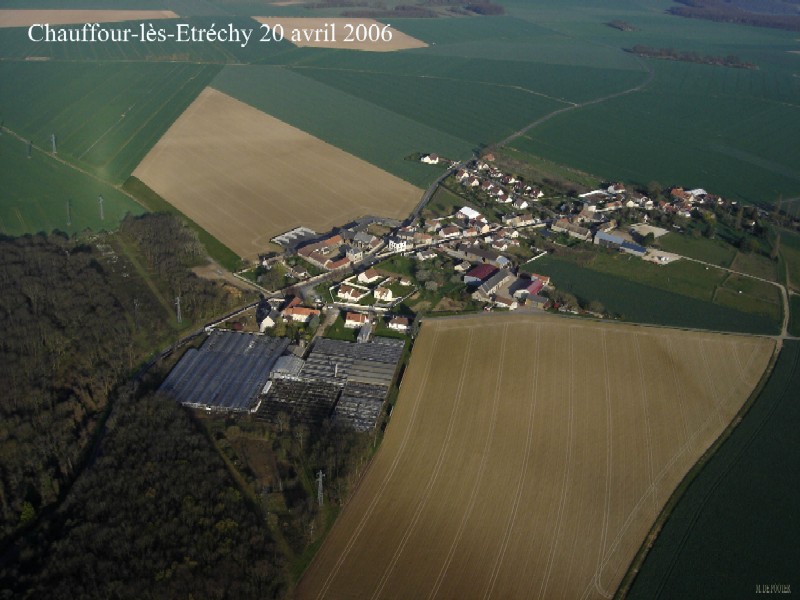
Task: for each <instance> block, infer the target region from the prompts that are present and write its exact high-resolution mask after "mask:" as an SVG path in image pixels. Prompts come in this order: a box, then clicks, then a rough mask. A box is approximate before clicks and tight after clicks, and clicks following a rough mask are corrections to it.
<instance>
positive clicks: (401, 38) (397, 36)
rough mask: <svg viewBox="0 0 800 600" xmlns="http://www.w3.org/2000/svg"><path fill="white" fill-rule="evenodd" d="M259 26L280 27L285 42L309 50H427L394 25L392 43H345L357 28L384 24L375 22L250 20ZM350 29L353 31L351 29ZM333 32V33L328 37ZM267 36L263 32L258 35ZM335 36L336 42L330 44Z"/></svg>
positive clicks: (392, 27) (364, 20) (348, 20)
mask: <svg viewBox="0 0 800 600" xmlns="http://www.w3.org/2000/svg"><path fill="white" fill-rule="evenodd" d="M253 18H254V19H255V20H256V21H258V22H259V23H265V24H267V25H269V26H270V28H272V27H273V26H274V25H277V24H280V25H281V26H282V27H283V31H284V39H285V40H288V41H290V42H292V43H293V44H294V45H295V46H300V47H306V46H308V47H311V48H340V49H345V50H366V51H368V52H394V51H396V50H408V49H409V48H425V47H427V46H428V44H426V43H425V42H423V41H420V40H418V39H416V38H413V37H411V36H410V35H407V34H405V33H403V32H402V31H399V30H397V29H395V27H394V25H392V26H391V27H390V28H389V31H391V34H392V39H391V40H390V41H388V42H384V41H383V40H379V41H368V40H367V41H364V42H359V41H347V39H348V36H349V37H350V38H351V39H353V40H356V39H358V37H357V32H355V31H354V29H355V28H357V27H358V26H359V25H364V26H365V27H367V28H369V27H370V25H377V26H378V27H381V28H382V27H383V26H384V25H386V23H379V22H378V21H376V20H375V19H363V18H361V19H360V18H347V17H335V18H334V17H330V18H324V17H253ZM348 25H352V26H353V28H354V29H352V30H351V29H350V28H349V27H348ZM294 30H297V31H298V32H299V36H300V37H299V39H297V38H295V39H293V37H292V34H293V31H294ZM314 30H322V31H321V32H320V34H319V39H320V41H315V35H316V34H314V33H313V32H314ZM304 31H308V32H309V35H311V36H312V39H311V40H307V39H306V37H305V34H304ZM325 31H328V32H329V33H328V38H327V39H328V41H324V38H323V35H324V32H325ZM331 32H333V33H331ZM261 33H262V34H264V33H266V30H264V31H262V32H261ZM334 34H335V41H331V39H332V36H334Z"/></svg>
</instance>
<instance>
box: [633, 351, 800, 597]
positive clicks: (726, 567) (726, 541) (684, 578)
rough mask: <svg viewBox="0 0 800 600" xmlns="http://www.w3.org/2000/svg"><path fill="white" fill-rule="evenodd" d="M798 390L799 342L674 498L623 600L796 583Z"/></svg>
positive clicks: (741, 592)
mask: <svg viewBox="0 0 800 600" xmlns="http://www.w3.org/2000/svg"><path fill="white" fill-rule="evenodd" d="M799 388H800V343H798V342H786V343H785V345H784V348H783V350H782V352H781V355H780V357H779V358H778V362H777V364H776V366H775V369H774V371H773V373H772V376H771V377H770V379H769V381H768V382H767V384H766V386H765V388H764V389H763V391H762V392H761V393H760V394H759V396H758V398H757V399H756V400H755V403H754V404H753V406H752V407H751V408H750V410H749V411H748V412H747V414H746V415H745V416H744V419H743V420H742V422H741V423H740V424H739V425H738V426H737V427H736V429H735V430H734V431H733V433H732V434H731V436H730V437H729V438H728V439H727V440H726V441H725V443H724V444H723V445H722V447H721V448H720V449H719V450H718V451H717V452H716V454H714V456H713V457H712V458H711V459H710V460H709V462H708V464H706V465H705V467H704V468H703V470H702V471H701V472H700V473H699V474H698V476H697V477H696V478H695V479H694V480H693V481H692V482H691V484H690V485H689V487H688V489H687V490H686V493H685V494H684V496H683V497H682V498H681V499H680V500H679V502H678V504H677V506H676V507H675V510H674V511H673V512H672V514H671V515H670V517H669V519H668V520H667V522H666V523H665V525H664V528H663V529H662V530H661V532H660V534H659V536H658V538H657V539H656V542H655V545H654V546H653V547H652V548H651V550H650V553H649V554H648V555H647V558H646V559H645V562H644V564H643V565H642V568H641V570H640V572H639V574H638V576H637V577H636V579H635V580H634V582H633V586H632V588H631V591H630V594H629V595H628V598H629V599H631V600H644V599H647V600H652V599H658V598H689V597H695V596H697V593H698V591H700V593H701V595H702V596H703V597H706V598H737V597H743V596H750V595H752V594H754V593H755V589H756V587H755V586H756V585H757V584H761V582H762V581H763V582H764V584H766V582H768V581H769V582H773V581H774V582H776V583H785V584H787V585H791V586H792V587H794V584H795V582H796V581H797V561H796V558H795V551H794V549H795V544H794V541H795V540H796V539H797V538H798V536H800V522H799V521H798V520H797V518H796V514H797V502H796V499H797V495H798V493H800V470H798V469H797V464H798V461H800V446H798V444H797V442H796V436H795V430H796V426H797V425H796V424H797V423H798V420H800V404H798V402H796V400H797V390H798V389H799ZM764 584H762V585H764ZM767 585H769V584H767Z"/></svg>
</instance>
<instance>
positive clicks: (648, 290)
mask: <svg viewBox="0 0 800 600" xmlns="http://www.w3.org/2000/svg"><path fill="white" fill-rule="evenodd" d="M524 269H525V270H527V271H533V272H536V273H541V274H543V275H549V276H550V277H551V278H552V279H553V284H554V285H555V286H556V288H558V289H560V290H563V291H566V292H569V293H571V294H573V295H575V296H576V297H577V298H578V299H579V300H582V301H586V302H588V301H591V300H598V301H599V302H601V303H602V304H603V305H604V306H605V308H606V310H607V311H608V312H610V313H611V314H613V315H618V316H620V317H621V318H622V319H624V320H625V321H632V322H640V323H654V324H657V325H667V326H670V327H692V328H694V327H696V328H699V329H710V330H715V331H739V332H745V333H762V334H774V333H777V332H778V329H779V326H778V322H777V320H776V319H774V318H770V317H768V316H765V315H762V314H754V313H747V312H742V311H740V310H735V309H732V308H728V307H726V306H720V305H718V304H715V303H712V302H710V301H708V300H700V299H697V298H691V297H688V296H684V295H681V294H677V293H675V292H669V291H665V290H661V289H658V288H655V287H652V286H650V285H645V284H643V283H637V282H635V281H631V280H630V279H625V278H623V277H621V276H619V275H610V274H607V273H601V272H598V271H595V270H592V269H588V268H585V267H580V266H578V265H577V264H575V263H573V262H570V261H568V260H565V259H563V258H558V257H554V256H545V257H542V258H540V259H538V260H536V261H535V262H533V263H529V264H528V265H525V267H524Z"/></svg>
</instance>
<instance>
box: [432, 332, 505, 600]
mask: <svg viewBox="0 0 800 600" xmlns="http://www.w3.org/2000/svg"><path fill="white" fill-rule="evenodd" d="M508 327H509V326H508V325H505V326H504V327H503V341H502V348H501V350H500V366H499V368H498V369H497V382H496V384H495V390H494V399H493V402H492V416H491V417H490V424H489V431H488V433H487V435H486V442H485V443H484V445H483V451H482V452H481V462H480V465H479V466H478V474H477V478H476V480H475V484H474V485H473V486H472V492H471V493H470V498H469V502H468V503H467V509H466V510H465V511H464V514H463V516H462V517H461V523H459V526H458V531H456V535H455V537H454V538H453V542H452V544H450V549H449V551H448V552H447V556H446V557H445V561H444V564H443V565H442V568H441V569H440V570H439V575H438V576H437V577H436V581H435V582H434V585H433V588H432V589H431V592H430V594H428V598H429V599H431V600H432V599H433V598H435V597H436V594H437V593H438V592H439V589H440V587H441V585H442V581H444V577H445V575H446V574H447V570H448V569H449V568H450V563H451V562H452V560H453V555H454V554H455V551H456V548H457V547H458V544H459V543H460V541H461V538H462V536H463V535H464V529H465V528H466V525H467V521H468V520H469V517H470V516H471V515H472V511H473V509H474V508H475V501H476V500H477V498H478V490H479V488H480V484H481V480H482V479H483V474H484V471H485V470H486V464H487V462H488V458H489V450H490V448H491V445H492V441H493V439H494V431H495V426H496V425H497V407H498V404H499V403H500V395H501V394H500V392H501V387H502V381H503V364H504V363H505V354H506V339H507V337H508Z"/></svg>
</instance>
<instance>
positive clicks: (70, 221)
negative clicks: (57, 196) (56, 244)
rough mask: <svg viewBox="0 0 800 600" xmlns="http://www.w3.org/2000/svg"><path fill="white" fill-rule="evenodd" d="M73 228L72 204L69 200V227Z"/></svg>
mask: <svg viewBox="0 0 800 600" xmlns="http://www.w3.org/2000/svg"><path fill="white" fill-rule="evenodd" d="M71 226H72V202H71V201H70V200H67V227H71Z"/></svg>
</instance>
